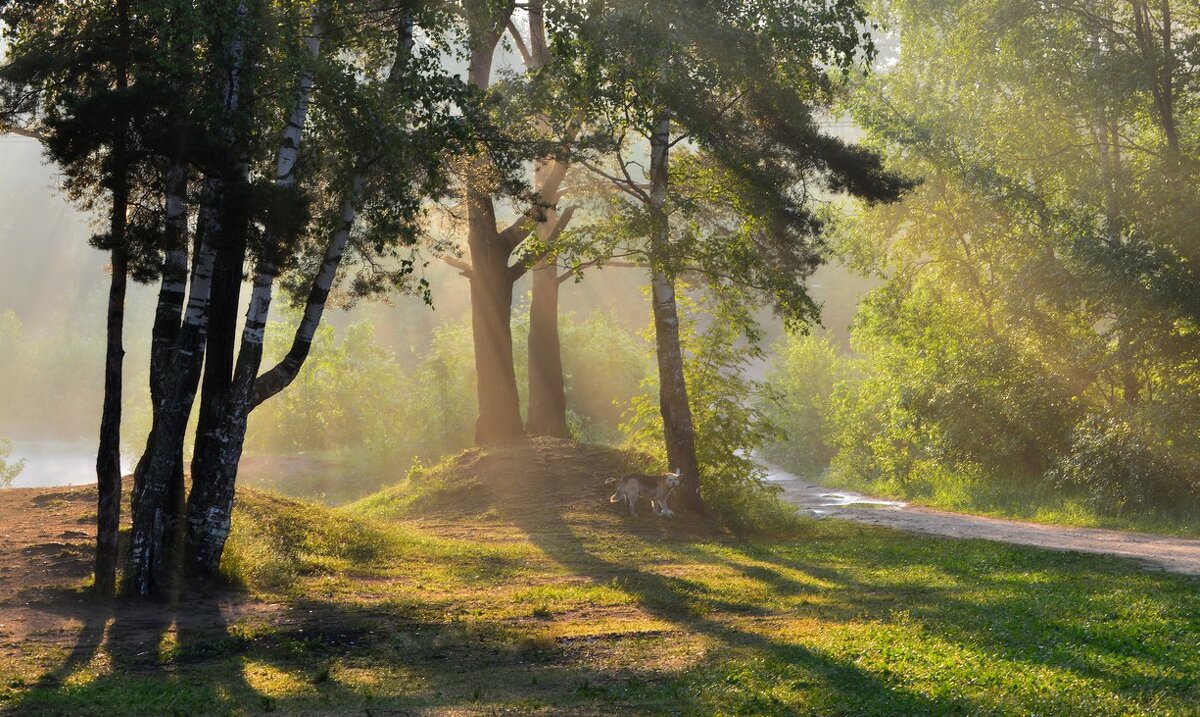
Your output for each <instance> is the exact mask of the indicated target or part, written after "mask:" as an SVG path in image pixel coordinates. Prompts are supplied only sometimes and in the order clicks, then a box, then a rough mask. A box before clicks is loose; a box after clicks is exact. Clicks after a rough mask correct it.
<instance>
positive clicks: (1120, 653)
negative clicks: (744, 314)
mask: <svg viewBox="0 0 1200 717" xmlns="http://www.w3.org/2000/svg"><path fill="white" fill-rule="evenodd" d="M860 541H861V543H862V544H861V545H858V546H857V547H856V548H852V549H851V551H853V550H858V551H859V553H858V554H859V555H862V556H866V555H871V556H872V557H873V559H875V560H879V559H880V558H881V557H882V558H883V562H882V563H879V564H877V565H872V564H869V563H868V564H861V563H860V564H857V565H852V566H847V567H844V568H841V569H830V568H828V567H823V566H820V565H819V564H818V561H815V560H813V559H812V558H813V557H814V555H815V554H817V553H818V552H819V551H820V550H821V549H822V546H820V545H813V544H812V543H809V542H806V543H804V544H801V545H779V544H776V545H770V544H768V545H753V544H751V545H746V544H735V545H725V546H722V547H723V548H724V549H726V550H729V551H732V552H734V553H736V554H737V555H739V556H744V557H745V558H747V559H749V560H753V561H754V562H755V563H758V565H752V566H745V565H742V564H740V563H739V562H738V561H734V560H724V561H723V562H724V563H725V564H726V565H727V566H729V567H730V568H732V569H736V570H740V571H742V572H743V573H744V574H746V575H748V576H750V577H756V578H759V579H763V580H764V581H765V582H767V583H769V584H773V585H775V586H786V585H787V580H786V578H785V579H784V580H783V581H782V582H781V581H780V580H779V578H780V577H784V576H782V575H780V574H779V573H783V572H787V571H793V570H797V569H800V570H802V571H803V572H804V573H806V574H808V575H811V576H813V577H814V578H817V579H820V580H822V581H825V582H827V583H828V584H830V585H832V587H831V588H830V589H831V590H832V591H834V592H835V593H836V595H837V599H836V600H834V601H830V602H831V603H833V604H835V605H838V606H841V608H840V609H838V610H835V611H831V609H830V606H829V604H828V603H827V604H825V605H822V606H813V607H811V608H810V607H808V606H806V607H805V610H812V611H813V612H815V613H816V614H817V615H819V616H820V617H821V619H835V620H839V621H844V620H846V619H876V620H878V619H883V620H884V621H885V622H890V621H891V619H892V616H893V615H896V616H897V619H903V620H904V621H906V622H911V623H914V624H915V625H917V626H919V628H920V630H921V632H922V633H925V634H929V635H934V636H937V637H938V639H941V640H944V641H945V642H948V643H951V644H954V645H958V646H960V647H962V648H965V649H968V650H973V651H976V652H978V653H979V654H981V655H988V656H990V657H989V658H988V659H1002V660H1005V661H1009V662H1013V663H1018V664H1025V665H1029V666H1030V667H1033V668H1049V669H1052V670H1056V671H1058V670H1063V671H1068V672H1070V673H1072V674H1074V675H1077V676H1078V677H1081V678H1085V679H1088V680H1091V681H1094V682H1097V683H1100V684H1102V685H1104V687H1106V688H1107V689H1109V690H1111V691H1112V692H1113V693H1115V694H1121V695H1124V696H1126V697H1129V698H1132V699H1136V700H1142V701H1146V702H1147V703H1149V702H1151V701H1153V700H1155V699H1156V698H1158V697H1164V696H1167V697H1171V698H1173V699H1176V700H1178V702H1179V704H1187V703H1188V702H1189V700H1194V699H1195V695H1194V689H1195V680H1194V678H1193V677H1191V676H1192V675H1195V674H1197V673H1198V672H1200V656H1198V655H1197V653H1196V652H1195V650H1194V649H1193V645H1194V644H1195V642H1196V641H1197V640H1198V639H1200V623H1197V622H1196V621H1195V618H1194V616H1195V615H1198V614H1200V592H1198V591H1196V590H1195V585H1196V581H1195V580H1194V579H1189V578H1185V577H1181V576H1173V575H1165V574H1150V573H1147V572H1146V571H1144V570H1143V569H1141V567H1140V566H1139V565H1138V564H1137V563H1136V562H1132V561H1124V560H1112V559H1108V558H1102V557H1097V556H1091V555H1080V554H1070V553H1062V552H1057V551H1047V550H1038V549H1033V548H1023V547H1014V546H1005V545H1000V544H996V543H992V542H987V541H979V540H952V539H943V538H932V539H931V538H922V537H918V536H905V539H904V540H902V541H897V540H896V534H894V533H892V532H891V531H888V532H886V533H883V534H878V533H875V532H872V531H867V532H865V533H864V534H863V535H862V536H861V538H860ZM921 542H925V543H927V544H928V547H927V548H925V549H921V548H920V546H919V543H921ZM914 547H916V548H917V549H913V548H914ZM685 550H687V549H685ZM707 552H710V553H711V551H707ZM853 554H854V553H853V552H851V555H853ZM718 557H719V556H718ZM806 558H807V559H806ZM864 562H866V561H864ZM762 563H770V564H773V565H775V566H776V568H774V569H767V568H763V567H762ZM906 570H907V571H911V573H910V574H909V576H908V577H905V571H906ZM772 572H775V573H776V577H775V578H772V577H771V576H770V574H769V573H772ZM764 573H766V574H764ZM1130 589H1132V590H1131V592H1130V593H1127V592H1125V591H1126V590H1130ZM1139 605H1140V607H1137V606H1139ZM1131 607H1132V608H1133V612H1135V613H1140V615H1134V616H1127V615H1124V614H1122V613H1125V612H1126V611H1127V610H1128V609H1129V608H1131ZM1148 608H1149V609H1148ZM1043 699H1045V700H1046V702H1047V703H1053V702H1055V698H1049V697H1047V698H1043Z"/></svg>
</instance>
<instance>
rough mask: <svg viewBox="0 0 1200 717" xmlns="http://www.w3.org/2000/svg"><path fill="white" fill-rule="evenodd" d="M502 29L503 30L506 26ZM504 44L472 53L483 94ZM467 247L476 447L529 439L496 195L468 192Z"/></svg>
mask: <svg viewBox="0 0 1200 717" xmlns="http://www.w3.org/2000/svg"><path fill="white" fill-rule="evenodd" d="M499 27H500V28H503V27H504V23H500V24H499ZM501 31H502V30H501ZM499 40H500V33H499V32H495V33H493V35H492V36H490V37H485V38H480V39H479V40H477V41H476V43H475V47H474V48H473V50H472V54H471V62H470V66H469V68H468V72H467V76H468V81H469V82H470V83H471V84H472V85H474V86H476V87H478V88H480V89H486V88H487V86H488V84H489V83H490V81H491V72H492V55H493V54H494V53H495V50H496V43H497V42H499ZM467 245H468V248H469V249H470V252H471V267H472V269H471V275H470V280H471V334H472V337H473V338H474V344H475V376H476V396H477V397H478V400H479V418H478V419H477V420H476V422H475V442H476V443H480V444H486V443H494V442H496V441H504V440H510V439H513V438H517V437H519V436H523V435H524V433H525V429H524V427H523V426H522V425H521V405H520V397H519V396H518V394H517V374H516V369H515V368H514V366H513V347H512V322H511V321H512V287H513V277H512V272H510V271H509V267H508V257H509V254H510V253H511V248H510V247H509V246H508V243H507V241H506V240H505V238H504V237H502V236H501V234H500V232H499V231H498V229H497V227H496V210H495V205H494V203H493V202H492V198H491V196H489V195H487V194H486V193H484V192H483V191H480V190H479V189H478V188H475V187H468V188H467Z"/></svg>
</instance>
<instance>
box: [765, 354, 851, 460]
mask: <svg viewBox="0 0 1200 717" xmlns="http://www.w3.org/2000/svg"><path fill="white" fill-rule="evenodd" d="M772 353H773V357H772V361H771V369H770V371H769V372H768V373H767V382H768V383H769V384H770V385H771V386H772V387H773V388H774V389H775V390H776V391H778V393H779V400H777V401H768V402H766V403H765V404H764V405H763V407H762V410H763V412H764V413H765V414H766V415H767V417H768V418H769V420H770V421H771V422H772V423H774V424H775V425H776V426H778V427H779V429H780V431H781V432H782V433H783V434H784V438H783V439H782V440H779V441H777V442H774V443H771V444H769V445H767V446H765V447H764V448H763V455H764V456H766V457H767V458H768V459H769V460H771V461H773V462H775V463H778V464H780V465H782V466H784V467H786V468H787V469H788V470H790V471H792V472H795V473H798V474H799V475H802V476H809V477H812V476H817V475H820V474H821V473H823V472H824V471H825V469H826V468H828V467H829V463H830V461H831V460H832V459H833V456H834V454H835V450H834V447H833V442H834V429H833V425H832V422H831V421H830V419H829V413H830V411H831V406H830V400H831V399H832V396H833V391H834V386H835V385H836V384H838V383H839V382H841V381H847V380H853V373H854V371H853V369H854V363H853V362H852V361H851V360H850V359H849V358H847V357H845V356H842V355H841V354H840V353H839V351H838V350H837V347H835V346H834V345H833V344H832V343H831V342H830V341H829V339H828V338H827V337H825V336H823V335H818V334H805V333H789V334H787V335H786V336H785V337H784V338H782V339H780V340H779V341H778V342H777V343H776V344H775V346H774V350H773V352H772Z"/></svg>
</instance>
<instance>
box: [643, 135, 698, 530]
mask: <svg viewBox="0 0 1200 717" xmlns="http://www.w3.org/2000/svg"><path fill="white" fill-rule="evenodd" d="M670 129H671V120H670V114H669V113H668V112H664V113H663V114H662V116H661V117H660V118H659V120H658V122H657V125H656V127H655V131H654V134H653V135H652V136H651V138H650V200H651V211H652V212H653V213H654V220H655V221H654V224H655V226H654V230H653V235H652V236H651V237H650V258H651V261H650V264H651V279H650V289H651V300H652V304H653V310H654V339H655V347H656V349H657V356H658V382H659V393H658V400H659V410H660V411H661V412H662V418H663V438H664V439H665V441H666V444H667V460H668V461H669V462H670V464H671V465H670V470H678V471H680V472H681V473H682V477H681V485H680V490H681V492H682V497H683V501H684V503H685V504H686V505H687V506H688V507H690V508H692V509H693V510H701V511H702V510H704V502H703V500H702V499H701V495H700V467H699V464H698V463H697V461H696V431H695V428H694V427H693V426H692V409H691V406H690V405H689V404H688V393H687V382H686V380H685V379H684V373H683V347H682V345H681V344H680V341H679V307H678V305H677V304H676V302H675V280H674V277H673V276H672V275H671V274H670V273H669V263H670V240H671V238H670V226H669V224H668V221H667V214H666V211H665V206H666V199H667V183H668V158H669V149H670Z"/></svg>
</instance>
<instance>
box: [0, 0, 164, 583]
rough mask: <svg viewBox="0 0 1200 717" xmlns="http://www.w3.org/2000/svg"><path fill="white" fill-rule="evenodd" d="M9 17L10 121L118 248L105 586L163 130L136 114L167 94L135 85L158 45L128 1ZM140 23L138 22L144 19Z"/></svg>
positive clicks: (106, 408)
mask: <svg viewBox="0 0 1200 717" xmlns="http://www.w3.org/2000/svg"><path fill="white" fill-rule="evenodd" d="M0 21H2V22H3V23H4V25H6V26H8V27H10V28H13V29H14V30H15V31H16V32H15V35H14V37H15V41H14V42H13V44H12V46H11V47H10V50H9V56H8V58H7V61H6V63H5V64H4V66H3V68H0V82H2V83H3V86H4V96H3V98H2V101H0V117H4V118H5V119H4V120H2V121H0V124H2V125H4V126H25V127H33V128H35V129H33V130H28V131H27V133H28V134H31V135H32V136H36V137H38V138H39V139H40V140H41V141H42V142H43V144H44V146H45V147H46V149H47V153H48V155H49V156H50V158H51V159H53V160H54V161H56V162H57V163H58V164H59V166H60V167H61V168H62V170H63V173H64V176H65V177H66V181H65V186H66V188H67V191H68V193H69V194H70V195H71V196H72V197H73V198H74V199H76V200H78V201H79V202H80V203H81V204H83V206H84V207H86V208H95V207H97V206H98V205H106V206H105V213H106V214H107V216H108V221H107V224H108V229H107V231H106V232H105V233H103V234H99V235H97V236H95V237H93V238H92V243H93V245H95V246H96V247H98V248H100V249H103V250H105V251H108V252H109V253H110V256H111V264H110V271H111V283H110V290H109V297H108V310H107V321H106V330H107V348H106V355H105V366H104V401H103V409H102V417H101V424H100V434H99V447H98V450H97V457H96V476H97V485H98V510H97V516H98V518H97V539H96V581H95V590H96V592H97V593H98V594H101V595H109V594H111V593H112V591H113V588H114V582H115V577H116V566H117V559H118V555H117V544H118V541H117V537H118V529H119V525H120V502H121V482H122V481H121V472H120V426H121V394H122V362H123V357H124V349H123V346H122V334H123V326H124V308H125V291H126V284H127V278H128V275H129V273H130V271H131V270H132V271H134V272H135V273H136V272H141V271H143V270H144V269H143V266H144V257H143V256H142V255H143V254H144V252H145V248H144V242H145V236H146V233H147V232H146V224H148V223H149V222H151V221H152V218H151V217H147V216H146V215H145V212H140V211H139V212H137V213H135V212H134V208H135V206H136V205H135V200H136V198H137V197H135V196H134V193H133V192H134V189H135V181H136V180H135V177H136V176H137V175H140V174H143V173H145V172H147V171H150V170H151V168H150V166H149V165H148V163H147V161H146V159H147V156H148V155H150V154H152V152H153V144H154V141H155V138H154V136H153V132H152V131H151V130H150V128H149V127H148V126H147V125H146V124H144V123H140V124H139V123H135V122H134V117H135V113H136V114H140V115H141V116H142V117H145V116H147V115H151V114H153V111H154V109H153V108H154V107H155V106H156V104H157V103H158V102H159V100H160V99H161V98H160V97H158V96H156V93H155V90H154V88H153V86H152V85H151V84H150V83H140V82H139V83H136V84H131V80H132V78H133V77H134V75H136V74H144V73H146V72H148V71H149V69H150V65H151V64H152V59H151V58H152V56H153V51H152V49H151V48H149V47H148V46H147V45H146V44H145V42H144V39H145V35H144V33H145V30H146V28H145V26H144V24H143V23H144V18H141V17H139V18H135V17H133V14H132V12H131V8H130V4H129V3H128V2H127V0H116V1H115V2H114V3H112V4H111V5H109V4H108V3H83V4H80V5H78V6H71V7H61V6H55V5H53V4H49V5H47V4H26V3H17V2H8V3H4V4H3V5H0ZM135 25H136V26H135Z"/></svg>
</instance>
